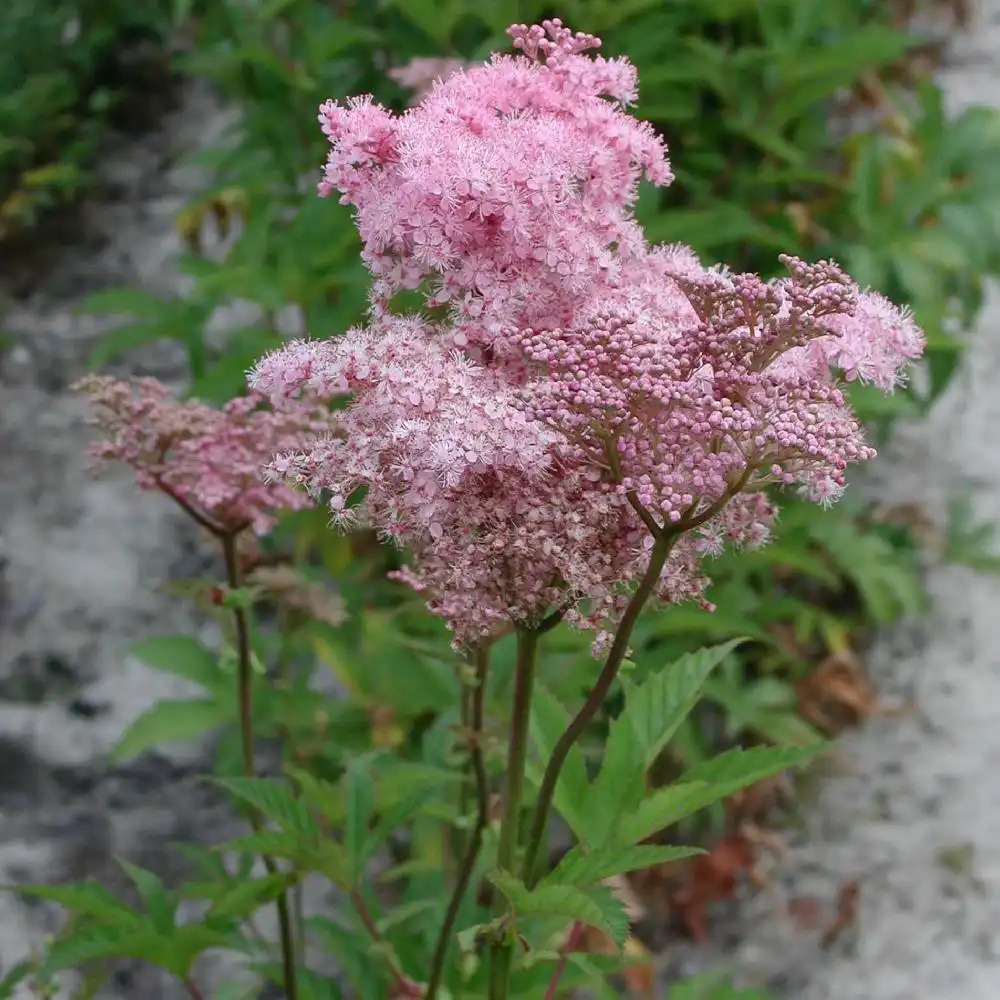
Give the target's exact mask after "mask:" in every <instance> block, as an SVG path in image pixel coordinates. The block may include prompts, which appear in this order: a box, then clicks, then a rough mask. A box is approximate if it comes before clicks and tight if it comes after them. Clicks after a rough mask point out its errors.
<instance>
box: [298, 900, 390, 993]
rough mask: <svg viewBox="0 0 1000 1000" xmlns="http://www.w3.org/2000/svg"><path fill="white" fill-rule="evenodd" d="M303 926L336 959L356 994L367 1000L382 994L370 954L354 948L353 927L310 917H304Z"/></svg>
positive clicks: (378, 973) (377, 972) (355, 936)
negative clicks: (305, 918)
mask: <svg viewBox="0 0 1000 1000" xmlns="http://www.w3.org/2000/svg"><path fill="white" fill-rule="evenodd" d="M306 928H307V929H308V930H309V931H310V932H311V937H312V938H313V939H314V940H316V941H317V943H319V944H320V946H321V947H322V948H323V950H324V952H325V953H326V954H327V955H330V956H331V957H333V958H334V959H336V961H337V964H338V965H339V966H340V968H342V969H343V971H344V975H345V977H346V978H347V980H348V982H349V983H350V984H351V986H352V987H353V988H354V990H355V991H356V992H357V994H358V995H359V997H362V998H365V1000H368V998H371V997H377V996H381V995H382V993H383V991H384V987H382V988H381V989H380V987H381V983H382V976H381V973H380V969H379V968H378V966H377V964H376V962H375V960H374V958H373V956H372V955H371V953H370V952H369V951H368V950H367V949H365V948H359V947H358V935H357V932H356V931H355V930H352V929H349V928H347V927H345V926H344V925H343V924H340V923H338V922H337V921H335V920H332V919H331V918H329V917H310V918H309V919H308V920H306Z"/></svg>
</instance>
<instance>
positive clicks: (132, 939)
mask: <svg viewBox="0 0 1000 1000" xmlns="http://www.w3.org/2000/svg"><path fill="white" fill-rule="evenodd" d="M104 958H107V959H123V958H134V959H138V960H140V961H143V962H149V963H151V964H152V965H158V966H160V967H161V968H163V969H167V970H168V971H169V972H172V973H174V975H177V976H183V975H185V974H186V973H187V970H188V964H189V963H188V961H187V958H188V956H187V954H186V953H179V952H178V951H177V950H176V949H175V948H174V947H173V942H171V940H170V939H169V938H166V937H164V936H163V935H161V934H158V933H157V932H156V931H155V930H153V929H152V928H150V927H138V928H132V927H129V928H123V927H118V926H108V925H104V924H89V923H88V924H84V925H82V926H80V927H75V928H73V929H72V931H70V932H68V933H67V934H66V935H65V936H63V937H58V938H56V940H55V941H53V942H52V943H51V944H50V945H49V947H48V950H47V952H46V955H45V961H44V963H43V970H44V971H45V972H46V973H49V974H51V973H53V972H58V971H59V970H60V969H69V968H73V967H75V966H80V965H84V964H86V963H88V962H94V961H98V960H100V959H104Z"/></svg>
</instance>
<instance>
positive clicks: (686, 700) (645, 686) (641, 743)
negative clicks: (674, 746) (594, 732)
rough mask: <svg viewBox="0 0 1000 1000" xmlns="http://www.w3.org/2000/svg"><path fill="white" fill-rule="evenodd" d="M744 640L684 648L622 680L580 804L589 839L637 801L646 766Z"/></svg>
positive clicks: (595, 838)
mask: <svg viewBox="0 0 1000 1000" xmlns="http://www.w3.org/2000/svg"><path fill="white" fill-rule="evenodd" d="M744 641H745V640H743V639H733V640H731V641H730V642H727V643H724V644H722V645H721V646H713V647H711V648H709V649H702V650H699V651H698V652H697V653H688V654H685V655H684V656H682V657H681V658H680V659H679V660H678V661H677V662H676V663H673V664H671V665H669V666H667V667H665V668H663V669H662V670H661V671H660V672H659V673H657V674H654V675H653V676H652V677H650V678H648V679H647V680H646V681H644V682H643V683H642V684H631V683H630V682H629V681H628V680H627V679H623V680H622V686H623V688H624V689H625V708H624V709H623V710H622V712H621V714H620V715H619V716H618V718H617V719H615V721H614V722H613V723H612V725H611V732H610V733H609V735H608V739H607V742H606V743H605V746H604V762H603V765H602V767H601V771H600V773H599V774H598V776H597V779H596V780H595V781H594V783H593V785H592V786H591V788H590V789H588V791H587V793H586V798H585V804H584V806H583V810H582V811H583V814H584V817H585V826H586V829H587V833H588V836H587V838H584V842H585V843H600V842H601V841H603V840H604V839H605V837H606V836H607V834H608V832H609V831H610V829H611V827H612V826H613V824H614V822H615V820H616V818H617V817H618V816H620V815H621V814H622V812H624V811H630V810H632V809H635V808H636V807H637V806H638V805H639V803H640V801H641V800H642V796H643V793H644V792H645V787H646V786H645V773H646V770H647V769H648V768H649V766H650V765H651V764H652V763H653V761H654V760H655V759H656V758H657V757H658V756H659V754H660V752H661V751H662V750H663V748H664V746H665V745H666V744H667V742H668V741H669V740H670V739H671V738H672V737H673V735H674V733H675V732H676V731H677V728H678V726H680V724H681V723H682V722H683V721H684V719H685V718H687V716H688V713H689V712H690V711H691V709H692V708H694V706H695V704H696V703H697V701H698V697H699V695H700V693H701V689H702V686H703V685H704V683H705V680H706V679H707V677H708V675H709V674H710V673H711V671H712V670H713V669H714V668H715V667H716V666H717V665H718V664H719V663H721V662H722V661H723V660H724V659H725V658H726V657H727V656H728V655H729V654H730V653H731V652H732V651H733V650H734V649H735V648H736V647H737V646H738V645H739V644H740V643H741V642H744Z"/></svg>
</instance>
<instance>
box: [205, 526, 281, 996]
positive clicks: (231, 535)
mask: <svg viewBox="0 0 1000 1000" xmlns="http://www.w3.org/2000/svg"><path fill="white" fill-rule="evenodd" d="M217 537H218V538H219V541H220V542H221V543H222V553H223V557H224V558H225V561H226V583H227V584H228V586H229V589H230V590H231V591H233V590H238V589H239V587H240V563H239V552H238V547H237V545H238V543H237V539H238V535H237V533H235V532H227V533H224V534H220V535H218V536H217ZM232 611H233V622H234V625H235V629H236V663H237V687H238V701H239V715H240V740H241V746H242V751H243V753H242V756H243V774H244V776H245V777H247V778H253V777H254V776H255V774H256V769H255V767H254V738H253V665H252V662H251V649H250V619H249V616H248V615H247V610H246V608H245V607H243V606H242V605H241V604H240V603H239V602H236V603H234V605H233V609H232ZM250 825H251V826H252V827H253V829H254V832H256V833H259V832H260V830H261V829H262V827H263V823H262V821H261V817H260V815H259V814H258V812H257V811H256V810H255V809H251V810H250ZM261 859H262V860H263V862H264V867H265V868H266V869H267V872H268V874H269V875H274V874H276V873H277V871H278V866H277V865H276V864H275V862H274V860H273V859H272V858H271V857H269V856H268V855H266V854H264V855H261ZM275 905H276V907H277V910H278V932H279V936H280V938H281V963H282V971H283V980H284V986H285V996H286V1000H298V977H297V973H296V969H295V937H294V934H293V932H292V916H291V913H290V911H289V907H288V894H287V893H285V892H282V893H281V894H280V895H279V896H278V898H277V899H276V900H275Z"/></svg>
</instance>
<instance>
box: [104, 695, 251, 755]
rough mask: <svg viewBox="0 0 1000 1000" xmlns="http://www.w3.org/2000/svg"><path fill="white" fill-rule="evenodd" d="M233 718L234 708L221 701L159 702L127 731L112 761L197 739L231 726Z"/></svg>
mask: <svg viewBox="0 0 1000 1000" xmlns="http://www.w3.org/2000/svg"><path fill="white" fill-rule="evenodd" d="M234 714H235V709H234V708H232V707H230V706H229V705H227V704H226V703H224V702H219V701H208V700H204V699H195V700H179V701H174V700H166V701H158V702H157V703H156V704H155V705H153V707H152V708H150V709H148V710H147V711H145V712H143V713H142V715H140V716H139V718H138V719H136V720H135V722H133V723H132V725H131V726H129V727H128V729H126V730H125V732H124V733H123V734H122V738H121V739H120V740H119V741H118V744H117V745H116V746H115V748H114V749H113V750H112V751H111V754H110V755H109V756H110V759H111V760H112V761H115V762H117V761H122V760H127V759H128V758H129V757H136V756H138V755H139V754H140V753H142V752H143V751H144V750H149V749H150V748H152V747H158V746H162V745H163V744H165V743H181V742H185V741H187V740H193V739H196V738H197V737H199V736H203V735H204V734H205V733H207V732H209V730H212V729H215V728H216V727H217V726H221V725H223V724H225V723H227V722H230V721H231V720H232V718H233V715H234Z"/></svg>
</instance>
